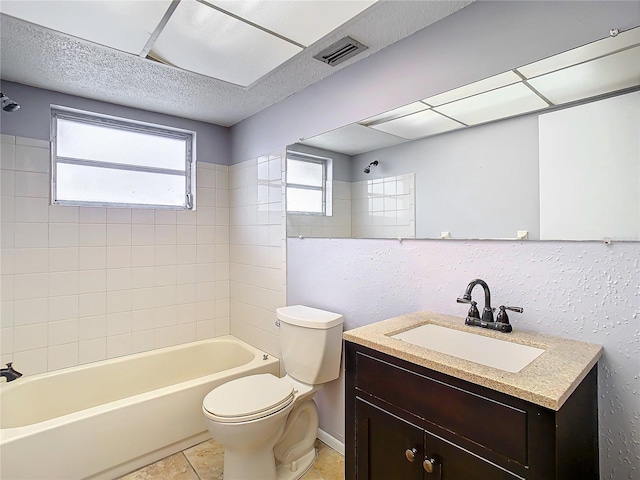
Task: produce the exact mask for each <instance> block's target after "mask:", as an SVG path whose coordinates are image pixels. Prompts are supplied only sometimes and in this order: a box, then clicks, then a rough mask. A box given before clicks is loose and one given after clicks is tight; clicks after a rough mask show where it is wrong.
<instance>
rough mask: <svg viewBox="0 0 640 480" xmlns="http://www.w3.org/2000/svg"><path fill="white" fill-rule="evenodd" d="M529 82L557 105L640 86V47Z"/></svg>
mask: <svg viewBox="0 0 640 480" xmlns="http://www.w3.org/2000/svg"><path fill="white" fill-rule="evenodd" d="M529 83H530V84H531V86H532V87H533V88H535V89H536V90H538V91H539V92H540V93H541V94H542V95H544V96H545V97H547V98H548V99H549V100H550V101H551V102H553V103H555V104H561V103H567V102H572V101H574V100H580V99H583V98H589V97H594V96H596V95H602V94H604V93H609V92H615V91H617V90H622V89H625V88H630V87H635V86H637V85H640V47H635V48H632V49H629V50H624V51H622V52H618V53H616V54H613V55H609V56H607V57H602V58H598V59H597V60H592V61H590V62H586V63H581V64H580V65H575V66H573V67H569V68H565V69H562V70H558V71H557V72H552V73H549V74H547V75H543V76H541V77H536V78H532V79H531V80H529Z"/></svg>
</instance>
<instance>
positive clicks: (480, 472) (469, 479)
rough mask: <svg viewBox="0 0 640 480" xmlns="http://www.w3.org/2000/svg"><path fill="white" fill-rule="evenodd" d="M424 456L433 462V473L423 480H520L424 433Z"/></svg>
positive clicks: (495, 466)
mask: <svg viewBox="0 0 640 480" xmlns="http://www.w3.org/2000/svg"><path fill="white" fill-rule="evenodd" d="M425 455H426V457H427V458H432V459H433V460H435V461H434V462H432V463H433V465H434V468H433V473H432V474H428V473H427V474H426V475H425V477H424V478H425V480H431V479H437V480H520V479H521V477H519V476H516V475H514V474H512V473H510V472H508V471H506V470H504V469H502V468H500V467H499V466H497V465H494V464H493V463H490V462H488V461H487V460H485V459H483V458H482V457H479V456H477V455H474V454H473V453H471V452H469V451H467V450H465V449H463V448H461V447H459V446H458V445H455V444H454V443H451V442H449V441H447V440H444V439H443V438H440V437H438V436H436V435H433V434H431V433H429V432H425Z"/></svg>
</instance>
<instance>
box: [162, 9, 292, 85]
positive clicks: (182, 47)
mask: <svg viewBox="0 0 640 480" xmlns="http://www.w3.org/2000/svg"><path fill="white" fill-rule="evenodd" d="M300 51H302V49H301V48H300V47H297V46H295V45H293V44H291V43H289V42H287V41H285V40H282V39H281V38H278V37H275V36H273V35H271V34H269V33H267V32H265V31H263V30H260V29H259V28H255V27H252V26H251V25H249V24H247V23H245V22H242V21H240V20H238V19H236V18H233V17H231V16H229V15H226V14H224V13H222V12H219V11H218V10H215V9H213V8H211V7H209V6H206V5H203V4H201V3H199V2H196V1H191V0H183V1H182V2H180V4H179V5H178V8H176V11H175V12H174V13H173V15H172V16H171V18H170V19H169V22H168V23H167V25H166V26H165V28H164V30H162V33H160V36H159V37H158V39H157V40H156V43H155V44H154V46H153V48H152V50H151V52H150V54H149V55H150V56H152V57H154V58H156V59H158V60H160V61H163V62H165V63H169V64H171V65H175V66H176V67H179V68H182V69H185V70H190V71H192V72H196V73H200V74H202V75H206V76H208V77H213V78H217V79H220V80H224V81H226V82H230V83H233V84H236V85H241V86H245V87H246V86H248V85H250V84H252V83H253V82H255V81H256V80H258V79H259V78H260V77H262V76H263V75H265V74H266V73H268V72H269V71H271V70H273V69H274V68H276V67H277V66H279V65H281V64H282V63H284V62H285V61H287V60H288V59H289V58H291V57H293V56H294V55H296V54H297V53H299V52H300Z"/></svg>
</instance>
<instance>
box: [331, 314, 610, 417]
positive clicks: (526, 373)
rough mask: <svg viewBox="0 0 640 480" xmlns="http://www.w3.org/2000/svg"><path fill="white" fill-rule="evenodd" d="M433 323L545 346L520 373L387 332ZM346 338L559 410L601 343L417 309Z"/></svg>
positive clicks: (591, 363)
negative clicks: (491, 326)
mask: <svg viewBox="0 0 640 480" xmlns="http://www.w3.org/2000/svg"><path fill="white" fill-rule="evenodd" d="M426 324H434V325H440V326H443V327H449V328H454V329H456V330H461V331H464V332H470V333H475V334H477V335H485V336H487V337H493V338H498V339H500V340H509V341H511V342H515V343H520V344H523V345H530V346H532V347H538V348H542V349H544V350H545V352H544V353H543V354H542V355H540V356H539V357H538V358H536V359H535V360H533V361H532V362H531V363H530V364H529V365H527V366H526V367H524V368H523V369H522V370H520V372H518V373H510V372H505V371H503V370H499V369H497V368H493V367H487V366H485V365H480V364H478V363H475V362H471V361H468V360H463V359H460V358H457V357H454V356H451V355H447V354H444V353H439V352H436V351H433V350H429V349H427V348H425V347H420V346H418V345H413V344H411V343H407V342H404V341H402V340H399V339H396V338H391V335H395V334H397V333H400V332H404V331H406V330H410V329H412V328H415V327H417V326H420V325H426ZM343 336H344V339H345V340H347V341H349V342H353V343H357V344H359V345H363V346H365V347H369V348H372V349H374V350H377V351H380V352H384V353H386V354H389V355H392V356H394V357H397V358H401V359H403V360H406V361H408V362H411V363H415V364H417V365H422V366H423V367H427V368H430V369H431V370H435V371H437V372H441V373H444V374H447V375H451V376H452V377H456V378H459V379H462V380H467V381H469V382H472V383H475V384H477V385H481V386H483V387H487V388H490V389H492V390H496V391H498V392H502V393H506V394H508V395H511V396H514V397H517V398H520V399H522V400H526V401H529V402H531V403H535V404H537V405H540V406H543V407H546V408H550V409H552V410H559V409H560V407H562V404H563V403H564V402H565V401H566V400H567V398H569V396H570V395H571V394H572V393H573V391H574V390H575V389H576V387H577V386H578V385H579V384H580V382H581V381H582V380H583V379H584V377H585V376H586V375H587V373H589V371H590V370H591V367H593V366H594V365H595V364H596V362H597V361H598V359H599V358H600V356H601V355H602V351H603V349H602V346H601V345H595V344H593V343H585V342H578V341H575V340H567V339H565V338H558V337H552V336H550V335H543V334H540V333H533V332H526V331H522V330H518V329H514V331H513V332H512V333H507V334H505V333H501V332H496V331H493V330H487V329H484V328H479V327H470V326H466V325H465V324H464V318H460V317H454V316H451V315H443V314H439V313H431V312H416V313H411V314H408V315H402V316H400V317H395V318H390V319H388V320H384V321H381V322H377V323H372V324H370V325H366V326H364V327H359V328H355V329H353V330H348V331H346V332H344V335H343Z"/></svg>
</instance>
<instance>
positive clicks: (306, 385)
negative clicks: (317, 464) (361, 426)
mask: <svg viewBox="0 0 640 480" xmlns="http://www.w3.org/2000/svg"><path fill="white" fill-rule="evenodd" d="M276 313H277V316H278V319H279V320H280V321H281V332H280V343H281V349H282V353H283V361H284V366H285V370H286V371H287V375H285V376H284V377H282V378H278V377H276V376H275V375H271V374H260V375H250V376H247V377H242V378H239V379H236V380H232V381H230V382H227V383H225V384H223V385H221V386H219V387H217V388H215V389H213V390H212V391H211V392H209V394H208V395H207V396H206V397H205V399H204V401H203V402H202V411H203V413H204V416H205V419H206V421H207V426H208V429H209V432H210V433H211V436H212V437H213V438H214V439H215V440H217V441H218V442H219V443H220V444H221V445H222V446H223V447H224V454H225V457H224V478H225V480H297V479H299V478H300V477H302V476H303V475H304V474H305V472H306V471H307V470H308V469H309V468H311V466H312V465H313V462H314V461H315V458H316V451H315V448H314V444H315V440H316V436H317V431H318V410H317V407H316V404H315V402H314V401H313V396H314V394H315V393H316V392H317V391H318V390H319V389H320V388H321V387H322V383H326V382H327V381H331V380H333V379H335V378H337V377H338V374H339V365H340V356H341V355H340V354H341V346H342V316H341V315H338V314H335V313H331V312H325V311H323V310H317V309H314V308H311V307H304V306H300V305H296V306H293V307H283V308H280V309H278V310H277V312H276Z"/></svg>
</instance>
